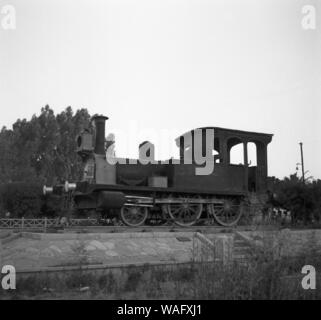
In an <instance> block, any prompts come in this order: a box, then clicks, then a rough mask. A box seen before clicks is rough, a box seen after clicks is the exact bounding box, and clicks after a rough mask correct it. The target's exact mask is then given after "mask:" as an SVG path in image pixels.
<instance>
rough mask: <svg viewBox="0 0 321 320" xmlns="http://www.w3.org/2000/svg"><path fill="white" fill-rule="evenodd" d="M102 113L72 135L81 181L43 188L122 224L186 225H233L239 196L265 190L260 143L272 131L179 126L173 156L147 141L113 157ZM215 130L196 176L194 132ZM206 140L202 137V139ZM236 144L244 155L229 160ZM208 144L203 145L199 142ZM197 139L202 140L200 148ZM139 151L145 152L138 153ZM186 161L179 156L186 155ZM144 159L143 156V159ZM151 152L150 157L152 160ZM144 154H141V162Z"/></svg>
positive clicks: (242, 198)
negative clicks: (252, 151)
mask: <svg viewBox="0 0 321 320" xmlns="http://www.w3.org/2000/svg"><path fill="white" fill-rule="evenodd" d="M106 120H108V118H107V117H105V116H102V115H99V116H94V117H93V118H92V123H93V127H92V129H85V130H83V131H82V132H81V133H80V134H79V136H78V137H77V153H78V155H79V156H80V157H81V158H82V161H83V163H84V171H83V178H82V180H81V181H77V182H73V183H69V182H66V183H65V184H64V185H63V186H55V187H46V186H45V187H44V193H45V194H48V193H64V194H65V195H68V197H69V199H71V200H72V202H73V205H74V208H75V209H76V210H77V211H79V212H82V211H83V212H87V211H90V210H95V211H97V212H100V213H101V214H103V215H107V216H111V215H116V216H118V217H119V218H121V220H122V221H123V223H125V224H126V225H128V226H140V225H143V224H145V223H148V222H151V221H153V222H157V223H166V222H168V221H173V222H175V223H176V224H178V225H180V226H191V225H193V224H195V223H196V222H198V221H207V222H209V221H214V220H215V221H216V222H217V223H218V224H220V225H223V226H233V225H235V224H237V222H238V221H239V219H240V218H241V215H242V211H243V204H244V201H247V200H248V196H249V193H251V194H256V195H257V196H260V195H264V194H265V193H266V190H267V146H268V144H269V143H270V142H271V140H272V136H273V135H272V134H264V133H258V132H248V131H240V130H232V129H225V128H219V127H204V128H198V129H195V130H191V131H189V132H186V133H185V134H183V135H182V136H180V137H178V138H177V139H176V144H177V147H178V148H179V154H180V156H179V159H170V160H168V161H166V162H163V161H155V160H154V159H152V158H153V145H151V144H150V143H149V142H144V143H142V144H141V145H140V147H141V148H140V150H143V151H144V152H140V154H139V159H137V161H133V159H128V158H116V157H115V156H113V155H112V154H111V155H110V154H109V155H108V152H106V147H108V144H109V142H107V143H106V140H105V123H106ZM208 130H212V132H213V133H214V135H213V141H211V144H210V145H211V146H212V148H213V150H212V151H213V152H212V153H211V155H210V159H208V160H209V161H212V162H213V164H214V165H213V167H214V170H213V172H211V173H210V174H206V175H198V174H196V169H197V168H200V165H199V163H198V162H197V161H195V159H194V157H193V154H194V153H193V152H191V150H193V148H196V147H197V146H196V145H195V143H194V141H195V139H194V138H195V136H196V132H197V133H199V132H201V136H202V137H203V138H204V137H205V134H206V132H207V131H208ZM204 140H206V139H203V140H202V141H204ZM250 142H253V143H254V144H255V146H256V158H257V163H256V165H255V166H253V165H252V166H251V165H250V164H249V163H248V144H249V143H250ZM238 144H241V146H242V148H243V157H244V159H243V160H244V161H243V163H242V164H232V163H231V157H230V153H231V149H232V148H233V147H234V146H236V145H238ZM206 146H207V145H206ZM206 146H205V144H204V143H201V145H200V149H201V153H203V154H204V153H205V152H206V150H203V149H204V148H205V147H206ZM146 155H147V156H148V157H147V161H146V157H145V158H144V156H146ZM188 156H189V157H190V158H189V161H185V160H186V157H188ZM143 158H144V159H143ZM151 159H152V160H151ZM143 160H144V161H143Z"/></svg>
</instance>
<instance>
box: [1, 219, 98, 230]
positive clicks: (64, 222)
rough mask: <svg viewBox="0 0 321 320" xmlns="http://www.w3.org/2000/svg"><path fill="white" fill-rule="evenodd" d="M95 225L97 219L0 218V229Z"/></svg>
mask: <svg viewBox="0 0 321 320" xmlns="http://www.w3.org/2000/svg"><path fill="white" fill-rule="evenodd" d="M97 225H99V221H98V219H48V218H42V219H26V218H21V219H0V229H47V228H57V227H68V226H97Z"/></svg>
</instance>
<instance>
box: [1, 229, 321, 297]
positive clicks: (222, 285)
mask: <svg viewBox="0 0 321 320" xmlns="http://www.w3.org/2000/svg"><path fill="white" fill-rule="evenodd" d="M282 237H285V235H284V234H282V236H280V237H279V238H277V241H276V238H275V237H271V234H270V233H266V234H264V235H263V242H262V243H263V245H262V246H261V247H254V248H252V250H251V252H250V254H249V256H248V259H247V261H246V263H241V262H233V263H230V264H228V265H223V264H222V263H220V262H205V261H206V257H204V262H198V263H193V262H191V263H189V264H185V265H172V266H158V267H155V266H154V267H152V266H145V267H130V268H127V269H126V270H124V269H123V270H121V271H119V270H118V272H111V271H104V272H100V273H93V272H83V271H81V270H79V271H75V272H73V273H71V274H56V275H53V274H44V275H38V276H33V277H32V276H30V277H27V278H21V279H19V277H18V279H17V290H15V291H11V292H5V291H0V298H3V299H242V300H244V299H321V289H320V285H319V283H318V280H317V289H316V290H303V289H302V286H301V280H302V278H303V275H302V274H301V269H302V267H303V266H304V265H306V264H310V265H313V266H314V267H315V268H316V270H317V272H318V270H320V272H321V258H320V257H319V256H318V255H317V254H316V252H317V248H316V246H315V245H314V242H315V239H314V236H313V234H311V239H309V248H307V250H305V252H304V253H303V254H302V255H300V256H296V257H291V258H290V257H284V256H282V252H284V248H285V246H288V245H289V243H287V241H286V240H287V239H282ZM82 247H83V245H82V244H80V245H79V248H78V247H77V248H76V249H75V250H76V251H78V249H79V251H82ZM308 249H309V250H308ZM82 262H83V261H81V263H82Z"/></svg>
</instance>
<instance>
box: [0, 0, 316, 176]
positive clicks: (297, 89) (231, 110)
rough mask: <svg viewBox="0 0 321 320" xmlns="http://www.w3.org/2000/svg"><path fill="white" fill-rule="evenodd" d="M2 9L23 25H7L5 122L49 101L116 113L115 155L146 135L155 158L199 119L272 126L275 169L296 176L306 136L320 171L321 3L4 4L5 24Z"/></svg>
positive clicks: (13, 0)
mask: <svg viewBox="0 0 321 320" xmlns="http://www.w3.org/2000/svg"><path fill="white" fill-rule="evenodd" d="M5 5H12V6H13V7H14V9H15V16H16V26H15V29H10V30H7V29H4V28H3V27H1V25H0V110H1V117H0V126H1V127H2V126H7V127H8V128H10V127H11V126H12V124H13V123H14V122H15V121H16V120H17V119H18V118H20V119H22V118H27V119H30V118H31V117H32V115H33V114H39V113H40V109H41V107H44V106H45V105H46V104H48V105H49V106H50V107H51V108H52V109H53V110H54V111H55V112H56V113H58V112H61V111H62V110H63V109H65V108H66V107H68V106H72V108H73V109H78V108H87V109H88V111H89V112H90V114H95V113H99V114H104V115H106V116H108V117H109V120H108V122H107V126H106V130H107V132H113V133H114V134H115V137H116V152H117V155H118V156H129V157H135V156H136V155H137V149H138V144H139V143H140V142H142V141H144V140H150V141H152V142H153V143H154V144H155V148H156V155H157V156H158V157H159V158H168V157H169V156H170V155H171V154H170V152H174V153H175V152H176V150H174V149H171V150H169V151H168V150H165V149H166V148H165V147H164V144H168V145H169V144H171V145H174V139H175V138H176V137H177V136H178V135H180V134H182V133H184V132H186V131H188V130H190V129H194V128H197V127H204V126H218V127H226V128H232V129H239V130H247V131H256V132H265V133H273V134H274V136H273V140H272V142H271V143H270V145H269V148H268V164H269V175H273V176H277V177H279V178H282V177H284V176H288V175H289V174H292V173H294V172H295V169H296V163H298V162H300V149H299V142H301V141H302V142H303V150H304V162H305V169H306V170H308V171H309V172H308V173H307V175H308V176H310V175H312V176H313V177H315V178H321V165H320V164H321V129H320V122H321V121H320V120H321V111H320V102H321V93H320V89H321V61H320V57H321V3H320V1H318V0H260V1H257V0H242V1H240V0H211V1H209V0H208V1H206V0H170V1H169V0H137V1H125V0H117V1H108V0H73V1H71V0H55V1H50V0H28V1H25V0H6V1H4V0H0V12H1V14H0V22H1V20H3V19H4V17H5V13H3V12H2V10H1V9H2V8H3V7H4V6H5ZM306 5H313V6H314V8H315V13H316V24H315V28H313V29H308V30H306V29H304V28H303V26H302V19H303V18H304V16H305V14H304V13H303V12H302V9H303V7H304V6H306ZM164 132H165V133H166V134H161V133H164ZM128 146H129V147H128ZM173 150H174V151H173ZM176 154H177V153H176ZM176 154H174V155H176Z"/></svg>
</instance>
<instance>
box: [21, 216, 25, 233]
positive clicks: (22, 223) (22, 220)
mask: <svg viewBox="0 0 321 320" xmlns="http://www.w3.org/2000/svg"><path fill="white" fill-rule="evenodd" d="M24 226H25V218H24V217H22V219H21V229H22V230H23V228H24Z"/></svg>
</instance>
